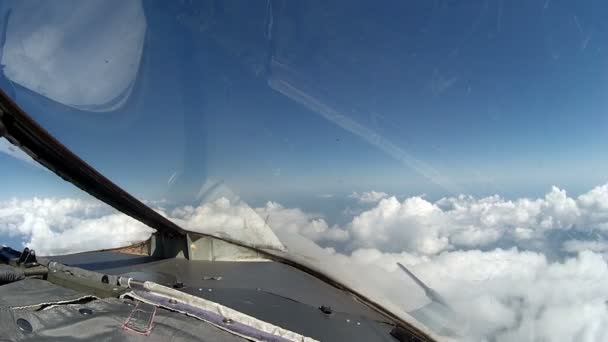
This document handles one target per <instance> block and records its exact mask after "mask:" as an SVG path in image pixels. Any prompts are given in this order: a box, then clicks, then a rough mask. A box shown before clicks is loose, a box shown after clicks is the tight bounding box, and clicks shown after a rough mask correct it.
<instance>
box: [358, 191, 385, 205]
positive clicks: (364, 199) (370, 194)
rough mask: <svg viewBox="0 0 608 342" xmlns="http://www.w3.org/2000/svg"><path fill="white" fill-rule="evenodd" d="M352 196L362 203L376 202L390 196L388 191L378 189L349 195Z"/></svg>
mask: <svg viewBox="0 0 608 342" xmlns="http://www.w3.org/2000/svg"><path fill="white" fill-rule="evenodd" d="M348 197H350V198H354V199H356V200H357V201H359V202H361V203H376V202H378V201H380V200H381V199H383V198H386V197H388V194H387V193H386V192H378V191H373V190H372V191H366V192H362V193H358V192H356V191H355V192H353V193H352V194H350V196H348Z"/></svg>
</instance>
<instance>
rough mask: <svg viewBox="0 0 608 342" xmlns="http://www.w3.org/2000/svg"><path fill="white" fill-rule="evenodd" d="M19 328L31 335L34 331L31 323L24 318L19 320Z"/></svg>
mask: <svg viewBox="0 0 608 342" xmlns="http://www.w3.org/2000/svg"><path fill="white" fill-rule="evenodd" d="M16 323H17V326H18V327H19V330H21V331H23V332H25V333H31V332H32V330H34V329H33V328H32V325H31V324H30V322H28V321H27V320H26V319H23V318H19V319H17V322H16Z"/></svg>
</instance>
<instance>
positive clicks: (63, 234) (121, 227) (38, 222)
mask: <svg viewBox="0 0 608 342" xmlns="http://www.w3.org/2000/svg"><path fill="white" fill-rule="evenodd" d="M152 231H153V230H152V229H150V228H148V227H147V226H145V225H144V224H142V223H140V222H138V221H136V220H134V219H132V218H131V217H129V216H127V215H124V214H120V213H117V212H116V211H114V210H112V209H111V208H110V207H108V206H107V205H105V204H102V203H99V202H95V201H92V200H81V199H56V198H33V199H28V200H17V199H13V200H9V201H4V202H0V233H1V234H7V235H10V236H20V237H23V238H25V239H26V242H25V245H26V246H28V247H31V248H33V249H35V250H36V251H37V252H38V254H41V255H50V254H62V253H75V252H81V251H86V250H94V249H103V248H114V247H121V246H126V245H129V244H131V243H134V242H138V241H142V240H145V239H147V238H148V237H149V236H150V234H151V233H152ZM13 247H18V246H13Z"/></svg>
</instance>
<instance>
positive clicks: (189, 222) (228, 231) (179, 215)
mask: <svg viewBox="0 0 608 342" xmlns="http://www.w3.org/2000/svg"><path fill="white" fill-rule="evenodd" d="M168 216H169V219H171V220H172V221H174V222H175V223H177V224H178V225H179V226H181V227H183V228H184V229H187V230H190V231H194V232H199V233H205V234H209V235H214V236H219V237H226V238H229V239H232V240H238V241H242V242H244V243H246V244H248V245H251V246H255V247H264V248H271V249H278V250H282V249H284V246H283V245H282V244H281V242H280V241H279V239H278V238H277V236H276V235H275V234H274V232H273V231H272V230H271V229H270V227H268V224H267V222H266V221H264V219H262V217H260V215H258V214H257V213H256V211H254V210H253V209H252V208H251V207H249V206H248V205H247V204H246V203H244V202H243V201H241V200H239V199H237V198H232V199H228V198H226V197H220V198H218V199H215V200H213V201H210V202H207V203H204V204H201V205H199V206H197V207H193V206H185V207H179V208H176V209H174V210H173V211H171V212H170V213H169V215H168Z"/></svg>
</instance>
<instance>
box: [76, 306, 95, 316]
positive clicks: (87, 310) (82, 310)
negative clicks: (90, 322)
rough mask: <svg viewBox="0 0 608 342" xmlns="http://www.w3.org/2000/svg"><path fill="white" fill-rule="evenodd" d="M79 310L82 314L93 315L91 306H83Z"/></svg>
mask: <svg viewBox="0 0 608 342" xmlns="http://www.w3.org/2000/svg"><path fill="white" fill-rule="evenodd" d="M78 312H80V314H81V315H85V316H88V315H92V314H93V310H91V309H89V308H82V309H80V310H78Z"/></svg>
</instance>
